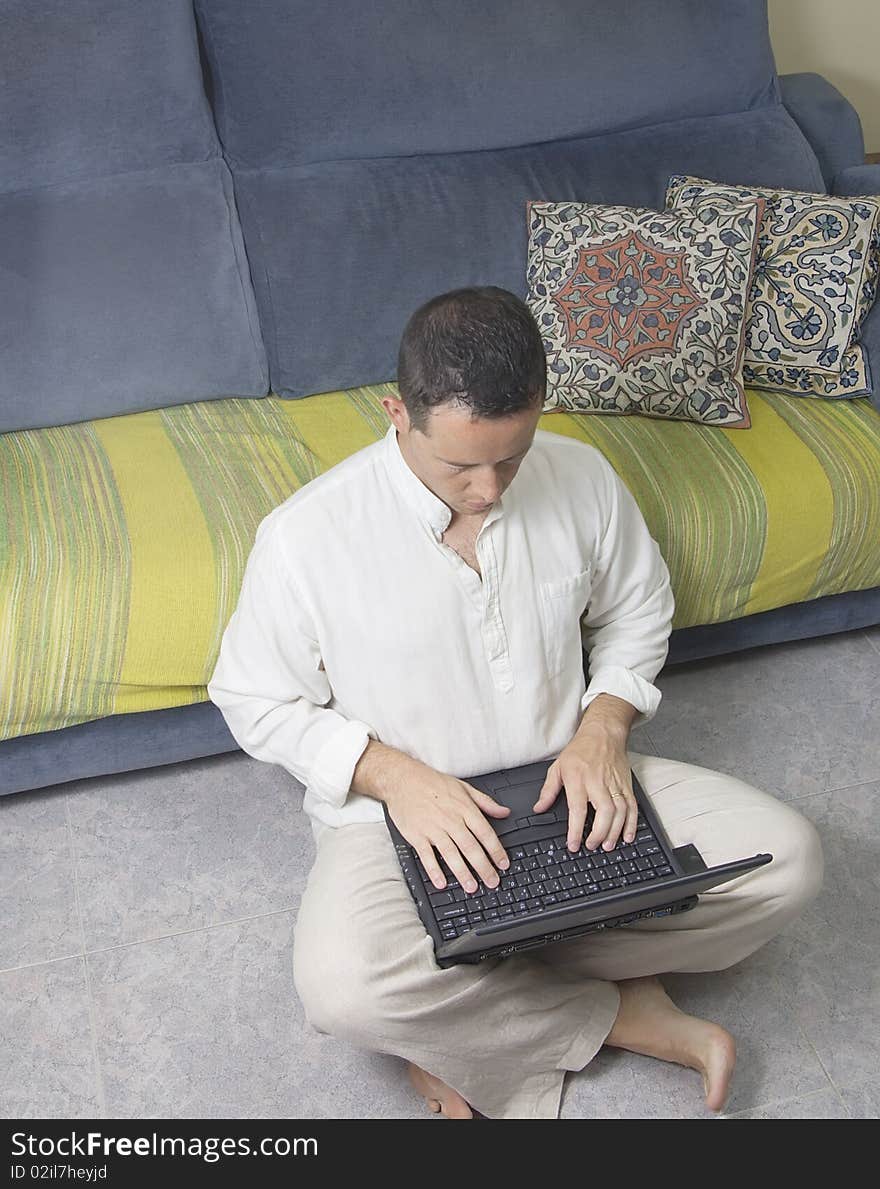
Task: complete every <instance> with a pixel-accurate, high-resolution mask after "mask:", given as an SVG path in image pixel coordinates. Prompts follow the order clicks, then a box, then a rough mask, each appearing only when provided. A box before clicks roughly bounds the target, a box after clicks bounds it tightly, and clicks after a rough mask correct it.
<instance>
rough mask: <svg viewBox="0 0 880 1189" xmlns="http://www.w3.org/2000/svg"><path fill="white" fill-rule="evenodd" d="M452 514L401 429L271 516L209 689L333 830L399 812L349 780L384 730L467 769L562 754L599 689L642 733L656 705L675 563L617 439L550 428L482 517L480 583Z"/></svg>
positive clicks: (447, 764) (447, 765) (442, 763)
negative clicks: (632, 483) (448, 537)
mask: <svg viewBox="0 0 880 1189" xmlns="http://www.w3.org/2000/svg"><path fill="white" fill-rule="evenodd" d="M451 518H452V513H451V511H450V509H449V507H448V506H447V505H446V504H445V503H444V502H443V501H442V500H440V499H438V497H437V496H436V495H434V494H433V492H432V491H430V490H429V488H427V487H426V486H425V485H424V484H423V483H422V482H421V480H420V479H419V478H418V477H417V476H416V475H415V473H414V472H413V471H412V470H411V469H410V467H409V465H408V464H407V462H406V461H405V459H404V457H403V455H402V454H401V451H400V446H399V444H398V441H397V431H396V429H395V427H394V426H393V425H391V426H390V427H389V429H388V433H387V434H386V435H385V437H384V439H382V440H380V441H378V442H375V443H374V444H372V445H370V446H367V447H365V448H364V449H362V450H359V451H358V452H357V453H355V454H353V455H351V456H350V457H349V458H347V459H345V460H344V461H343V462H341V463H339V464H337V465H336V466H334V467H332V468H331V469H330V470H328V471H325V472H324V474H322V475H319V476H318V477H317V478H315V479H313V480H312V481H311V482H309V483H307V484H306V485H305V486H304V487H302V488H300V490H298V491H297V492H295V493H294V494H293V495H292V496H290V498H289V499H287V500H285V502H284V503H283V504H281V505H279V507H277V508H275V509H274V511H272V512H271V513H270V514H269V515H268V516H267V517H266V518H265V519H264V520H263V521H262V523H261V524H260V526H259V529H258V531H257V536H256V541H255V543H254V548H253V551H252V553H251V555H250V558H249V560H248V563H247V567H246V570H245V575H244V580H243V584H242V588H241V594H240V597H239V601H238V606H237V608H236V610H235V612H234V614H233V616H232V618H231V619H230V621H229V624H228V626H227V628H226V631H225V634H224V636H223V641H222V645H221V648H220V656H219V659H218V661H217V667H216V669H215V670H214V674H213V676H212V678H211V681H210V683H209V685H208V694H209V696H210V698H211V700H212V701H213V702H214V703H215V704H216V705H217V706H218V707H219V708H220V710H221V711H222V713H223V716H224V718H225V720H226V722H227V724H228V726H229V729H230V731H231V732H232V735H233V736H234V738H235V739H236V741H237V742H238V743H239V745H240V746H241V748H242V749H243V750H244V751H245V752H247V753H248V755H251V756H254V757H256V758H257V759H259V760H267V761H268V762H269V763H273V764H280V765H281V766H282V767H283V768H285V769H286V770H287V771H288V772H290V773H291V774H292V775H293V776H295V777H296V779H297V780H299V781H300V782H301V783H302V784H303V785H304V786H305V789H306V793H305V800H304V808H305V810H306V812H307V813H308V814H309V815H310V817H311V819H312V823H313V828H314V829H315V832H316V833H317V831H318V830H319V829H320V827H319V826H317V824H316V823H319V822H320V823H323V824H324V825H327V826H342V825H346V824H348V823H351V822H368V821H381V820H382V819H383V809H382V805H381V804H380V803H379V802H378V801H376V800H374V799H373V798H370V797H366V796H363V795H360V794H356V793H353V792H351V791H350V786H351V781H352V775H353V772H354V769H355V766H356V765H357V761H358V760H359V759H360V757H361V754H362V752H363V751H364V748H365V747H366V746H367V743H368V741H369V739H370V738H371V737H372V738H374V739H378V740H380V741H381V742H382V743H385V744H388V745H389V746H391V747H395V748H398V749H399V750H401V751H404V752H406V753H408V754H409V755H411V756H414V757H415V758H416V759H419V760H421V761H423V762H424V763H426V764H429V765H431V766H432V767H433V768H436V769H437V770H438V771H441V772H445V773H448V774H450V775H453V776H458V777H461V778H464V779H467V778H468V777H471V776H476V775H479V774H481V773H485V772H491V771H494V770H496V769H498V768H508V767H514V766H516V765H518V764H526V763H531V762H532V761H537V760H543V759H549V758H552V757H555V756H556V755H558V753H559V752H560V751H561V750H562V749H563V748H564V747H565V746H566V744H568V743H569V742H570V740H571V739H572V737H573V735H574V733H575V731H576V730H577V728H578V725H579V724H580V721H581V717H582V714H583V711H584V710H585V709H586V707H587V706H588V705H589V703H590V702H591V701H592V700H593V699H594V698H595V697H597V696H598V695H599V694H601V693H611V694H615V695H616V696H617V697H619V698H623V699H625V700H626V701H627V702H629V703H631V704H632V705H633V706H634V707H635V708H636V709H637V711H638V712H639V713H638V714H637V716H636V718H635V719H634V723H633V725H638V724H639V723H642V722H647V721H648V720H649V719H651V718H652V717H653V716H654V715H655V714H656V712H657V708H658V706H659V704H660V691H659V690H658V689H657V688H656V686H655V685H653V684H652V683H653V681H654V679H655V677H656V676H657V674H658V673H659V672H660V669H661V668H662V667H663V663H664V661H665V660H666V655H667V651H668V638H669V633H670V630H671V626H672V613H673V609H674V600H673V596H672V590H671V587H670V582H669V571H668V570H667V567H666V563H665V562H664V560H663V557H662V555H661V553H660V549H659V547H658V545H657V543H656V541H655V540H654V539H653V538H652V537H651V535H650V533H649V532H648V527H647V525H646V524H645V521H644V518H643V517H642V514H641V511H640V509H639V507H638V505H637V503H636V502H635V500H634V498H633V497H632V495H631V494H630V492H629V490H628V489H627V487H626V486H625V485H624V484H623V483H622V482H621V480H620V478H619V477H618V475H617V473H616V472H615V470H614V468H613V467H612V466H611V465H610V463H609V462H608V461H607V460H606V459H605V457H604V456H603V455H602V454H601V452H600V451H599V450H597V449H595V448H594V447H593V446H588V445H586V444H585V443H583V442H579V441H577V440H575V439H573V438H568V437H564V436H561V435H559V434H555V433H549V432H547V431H544V430H540V429H539V430H536V432H535V437H534V441H533V443H532V446H531V448H530V449H529V451H528V453H527V454H526V456H525V458H524V459H523V461H522V463H521V464H520V467H519V470H518V471H517V473H516V475H515V477H514V479H513V481H512V482H511V483H510V485H509V487H508V488H507V490H506V491H505V492H504V494H503V496H502V497H501V498H500V499H498V500H497V501H496V503H495V504H494V505H493V507H492V508H491V510H490V511H489V513H488V515H487V516H486V519H485V520H484V522H483V524H482V526H481V528H480V532H479V536H478V537H477V541H476V554H477V560H478V562H479V566H480V570H481V573H482V579H481V577H480V575H478V574H477V573H476V572H475V571H474V570H473V569H472V568H471V567H470V566H468V565H467V564H466V563H465V562H464V561H463V560H462V559H461V558H460V557H459V556H458V554H457V553H455V552H454V550H453V549H452V548H450V547H449V546H448V545H445V544H443V542H442V541H441V537H442V534H443V532H444V531H445V529H446V528H447V527H448V526H449V523H450V520H451ZM582 645H583V647H584V648H585V649H586V650H587V652H588V655H589V677H590V681H589V686H588V687H586V688H585V680H584V667H583V655H582V652H581V647H582Z"/></svg>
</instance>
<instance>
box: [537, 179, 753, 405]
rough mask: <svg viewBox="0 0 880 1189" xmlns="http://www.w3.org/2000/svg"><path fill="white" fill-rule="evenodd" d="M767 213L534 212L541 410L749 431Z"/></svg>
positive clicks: (584, 208)
mask: <svg viewBox="0 0 880 1189" xmlns="http://www.w3.org/2000/svg"><path fill="white" fill-rule="evenodd" d="M762 208H763V204H762V203H761V202H760V201H758V202H756V201H745V202H741V203H739V204H733V203H730V204H724V205H722V206H719V205H718V204H715V203H709V202H707V203H705V204H700V203H697V204H696V206H695V207H693V208H688V209H687V210H684V211H676V212H670V211H663V212H660V211H655V210H648V209H646V208H638V207H636V208H634V207H625V206H597V205H591V204H588V203H582V202H531V203H529V206H528V219H529V254H528V274H527V279H528V302H529V306H530V308H531V310H532V313H533V314H534V316H535V319H536V321H537V323H538V327H539V328H540V330H541V335H542V338H543V340H544V350H545V352H546V355H547V399H546V401H545V403H544V409H545V411H550V410H553V409H561V410H569V411H574V412H581V413H621V414H625V413H641V414H644V415H645V416H648V417H662V418H669V419H673V420H680V421H698V422H702V423H704V424H707V425H713V426H725V427H726V428H735V429H747V428H748V426H749V425H750V424H751V423H750V420H749V413H748V407H747V405H746V398H745V393H744V391H743V386H742V354H743V341H744V338H743V336H744V330H745V303H746V296H747V293H748V289H749V284H750V280H751V271H752V261H753V254H754V249H755V241H756V237H757V231H758V226H759V224H760V219H761V213H762Z"/></svg>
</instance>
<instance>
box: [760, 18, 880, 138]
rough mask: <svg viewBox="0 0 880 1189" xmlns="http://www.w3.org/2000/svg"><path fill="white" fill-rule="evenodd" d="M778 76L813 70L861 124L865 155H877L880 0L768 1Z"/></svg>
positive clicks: (879, 113)
mask: <svg viewBox="0 0 880 1189" xmlns="http://www.w3.org/2000/svg"><path fill="white" fill-rule="evenodd" d="M768 7H769V10H770V38H771V40H772V42H773V53H774V56H775V58H776V69H777V70H778V72H779V73H780V74H794V73H795V72H797V71H800V70H813V71H815V72H816V73H817V74H824V76H825V77H826V78H827V79H828V81H829V82H831V83H833V84H834V86H835V87H837V89H838V91H840V92H842V94H844V95H845V96H846V97H847V99H848V100H849V101H850V103H851V104H852V105H853V107H854V108H855V109H856V111H857V112H858V113H859V117H860V118H861V121H862V129H863V130H864V133H865V151H866V152H868V153H878V152H880V0H769V4H768Z"/></svg>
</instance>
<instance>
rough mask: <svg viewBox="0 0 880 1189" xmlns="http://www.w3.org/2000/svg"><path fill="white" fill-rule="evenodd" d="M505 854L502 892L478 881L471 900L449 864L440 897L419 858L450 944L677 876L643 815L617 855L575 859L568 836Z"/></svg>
mask: <svg viewBox="0 0 880 1189" xmlns="http://www.w3.org/2000/svg"><path fill="white" fill-rule="evenodd" d="M505 849H506V851H507V855H508V858H509V859H510V867H509V868H508V869H507V871H499V873H498V874H499V877H500V883H499V885H498V887H497V888H488V887H486V885H485V884H484V883H483V882H482V881H481V880H480V879H477V890H476V892H471V893H470V894H468V893H467V892H465V890H464V888H463V887H462V886H461V884H460V883H459V882H458V880H457V879H456V878H455V877H454V876H453V875H452V873H451V872H450V870H449V868H448V867H447V866H446V863H445V862H444V861H443V859H441V860H440V866H441V868H442V870H443V874H444V875H445V876H446V880H447V883H446V888H445V889H444V890H443V891H439V890H438V889H437V888H435V887H434V885H433V884H432V883H431V881H430V879H429V878H428V875H427V872H426V871H425V868H424V866H423V864H422V861H421V859H419V857H418V855H416V854H415V852H413V855H414V858H415V862H416V866H417V867H418V870H419V874H420V875H421V877H422V880H423V882H424V883H425V885H426V888H427V889H428V899H429V901H430V902H431V905H432V906H433V909H434V915H435V916H436V918H437V923H438V925H439V926H440V935H441V937H442V938H443V940H444V941H454V940H455V938H456V937H459V936H460V935H461V934H462V933H466V932H468V930H470V929H473V928H474V927H475V926H476V925H480V924H483V923H484V922H486V921H489V922H492V921H501V920H504V918H505V917H517V916H525V915H526V914H527V913H530V912H537V911H540V910H541V909H543V908H553V907H554V906H558V905H560V904H569V903H571V902H572V901H575V902H576V901H578V900H583V899H585V898H586V897H588V896H597V895H599V894H601V893H602V892H609V891H612V890H613V889H615V888H626V887H630V886H631V885H635V884H643V883H650V882H651V881H652V880H655V879H659V878H660V877H661V876H664V875H672V867H671V866H670V865H669V860H668V859H667V857H666V855H664V853H663V848H662V847H661V846H660V843H659V842H658V841H657V839H656V838H655V837H654V834H653V832H652V830H651V828H650V826H648V824H647V823H646V822H645V821H644V819H643V818H642V815H641V814H639V819H638V825H637V829H636V836H635V839H634V841H633V842H631V843H628V844H626V843H624V842H623V838H622V837H621V839H620V840H619V841H618V845H617V846H616V847H615V848H614V850H609V851H606V850H601V849H600V850H597V851H594V852H590V851H587V850H584V849H583V847H582V848H581V849H580V850H579V851H576V852H575V853H572V852H571V851H570V850H569V849H568V843H567V836H566V834H565V833H562V834H560V835H559V836H558V837H553V838H543V839H541V840H540V841H539V842H530V843H527V844H526V845H524V846H512V847H505Z"/></svg>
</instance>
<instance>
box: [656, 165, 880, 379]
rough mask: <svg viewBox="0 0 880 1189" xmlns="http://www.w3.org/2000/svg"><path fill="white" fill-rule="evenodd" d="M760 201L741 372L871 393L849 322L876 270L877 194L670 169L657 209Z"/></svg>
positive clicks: (868, 302) (863, 309) (879, 244)
mask: <svg viewBox="0 0 880 1189" xmlns="http://www.w3.org/2000/svg"><path fill="white" fill-rule="evenodd" d="M707 197H711V198H714V199H715V200H717V202H718V203H719V204H722V203H728V202H730V203H736V204H739V203H740V202H743V201H745V200H747V199H756V198H763V199H764V200H765V204H766V205H765V210H764V218H763V221H762V224H761V228H760V232H759V236H758V254H757V258H756V260H755V274H754V280H753V282H752V288H751V291H750V293H749V300H748V304H747V307H746V315H747V322H746V356H745V364H744V366H743V378H744V380H745V382H746V383H747V384H749V385H750V386H752V387H754V388H770V389H774V390H776V391H781V392H786V393H789V394H790V395H794V396H823V397H854V396H869V395H870V393H871V391H872V385H871V380H870V374H869V371H868V365H867V359H866V357H865V352H864V350H863V348H862V347H861V346H860V344H859V342H858V334H859V327H860V326H861V324H862V321H863V320H864V317H865V315H866V314H867V312H868V310H870V308H871V306H872V305H873V303H874V298H875V296H876V293H877V275H878V270H880V198H873V197H856V198H839V197H837V196H832V195H830V194H807V193H802V192H799V191H793V190H772V189H766V188H750V187H746V186H727V185H722V184H720V183H716V182H709V181H705V180H703V179H701V178H691V177H685V176H683V175H680V174H676V175H675V176H674V177H672V178H671V179H670V181H669V186H668V188H667V191H666V206H667V209H669V210H677V211H681V210H686V209H688V207H690V206H691V205H692V204H693V203H694V202H698V203H700V204H701V205H702V204H703V203H705V201H706V198H707Z"/></svg>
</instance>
